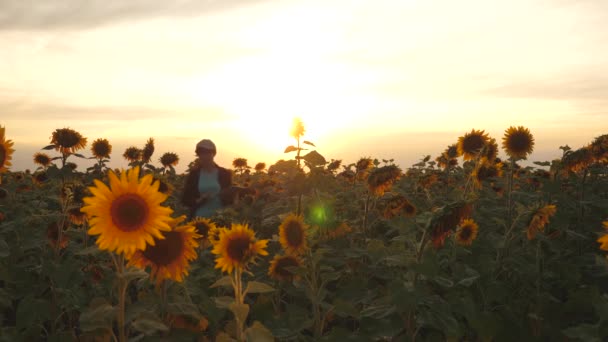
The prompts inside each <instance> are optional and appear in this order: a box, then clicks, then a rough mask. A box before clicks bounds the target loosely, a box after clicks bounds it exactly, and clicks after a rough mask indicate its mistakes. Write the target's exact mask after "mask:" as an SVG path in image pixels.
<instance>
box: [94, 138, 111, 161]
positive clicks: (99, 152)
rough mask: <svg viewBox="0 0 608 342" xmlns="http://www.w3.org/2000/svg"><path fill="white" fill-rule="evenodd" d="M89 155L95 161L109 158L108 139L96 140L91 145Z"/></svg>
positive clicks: (109, 146)
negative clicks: (91, 155) (95, 159)
mask: <svg viewBox="0 0 608 342" xmlns="http://www.w3.org/2000/svg"><path fill="white" fill-rule="evenodd" d="M91 153H92V154H93V156H95V158H97V159H104V158H110V153H112V145H110V142H109V141H108V139H96V140H95V141H93V143H92V144H91Z"/></svg>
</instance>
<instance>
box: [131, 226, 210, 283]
mask: <svg viewBox="0 0 608 342" xmlns="http://www.w3.org/2000/svg"><path fill="white" fill-rule="evenodd" d="M184 218H185V216H181V217H179V218H176V219H173V220H172V221H171V222H170V226H172V227H173V229H172V230H171V231H163V232H161V234H162V239H154V243H152V244H150V245H148V247H146V249H145V250H139V251H136V252H135V253H134V254H133V255H132V256H131V257H130V258H129V265H132V266H136V267H139V268H141V269H145V268H146V267H147V266H150V267H151V268H152V272H151V273H150V278H151V279H153V280H156V284H160V283H161V282H162V281H163V280H165V279H173V280H175V281H177V282H182V281H183V280H184V276H185V275H188V269H189V268H190V265H189V264H190V261H192V260H194V259H196V257H197V254H196V250H195V249H196V247H198V242H197V241H196V239H197V238H199V237H200V235H198V234H196V229H195V228H194V227H193V226H191V225H188V224H186V225H184V226H178V225H179V223H181V222H182V221H183V220H184Z"/></svg>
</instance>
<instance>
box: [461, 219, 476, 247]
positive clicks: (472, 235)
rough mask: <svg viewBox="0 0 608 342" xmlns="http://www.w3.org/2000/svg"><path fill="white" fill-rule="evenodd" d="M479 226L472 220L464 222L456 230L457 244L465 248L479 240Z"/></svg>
mask: <svg viewBox="0 0 608 342" xmlns="http://www.w3.org/2000/svg"><path fill="white" fill-rule="evenodd" d="M478 230H479V226H478V225H477V223H475V221H473V220H472V219H466V220H463V221H462V222H461V223H460V224H459V225H458V229H457V230H456V242H458V244H460V245H463V246H470V245H471V244H472V243H473V241H474V240H475V239H476V238H477V232H478Z"/></svg>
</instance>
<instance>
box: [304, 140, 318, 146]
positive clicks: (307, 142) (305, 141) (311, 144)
mask: <svg viewBox="0 0 608 342" xmlns="http://www.w3.org/2000/svg"><path fill="white" fill-rule="evenodd" d="M302 142H303V143H304V144H307V145H310V146H315V144H313V143H311V142H310V141H308V140H304V141H302ZM315 147H317V146H315Z"/></svg>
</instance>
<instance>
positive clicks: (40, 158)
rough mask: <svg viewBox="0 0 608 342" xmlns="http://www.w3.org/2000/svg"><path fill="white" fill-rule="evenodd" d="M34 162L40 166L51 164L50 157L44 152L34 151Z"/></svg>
mask: <svg viewBox="0 0 608 342" xmlns="http://www.w3.org/2000/svg"><path fill="white" fill-rule="evenodd" d="M34 163H36V164H38V165H40V166H42V167H47V166H49V165H51V157H49V155H48V154H46V153H40V152H38V153H36V154H34Z"/></svg>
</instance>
